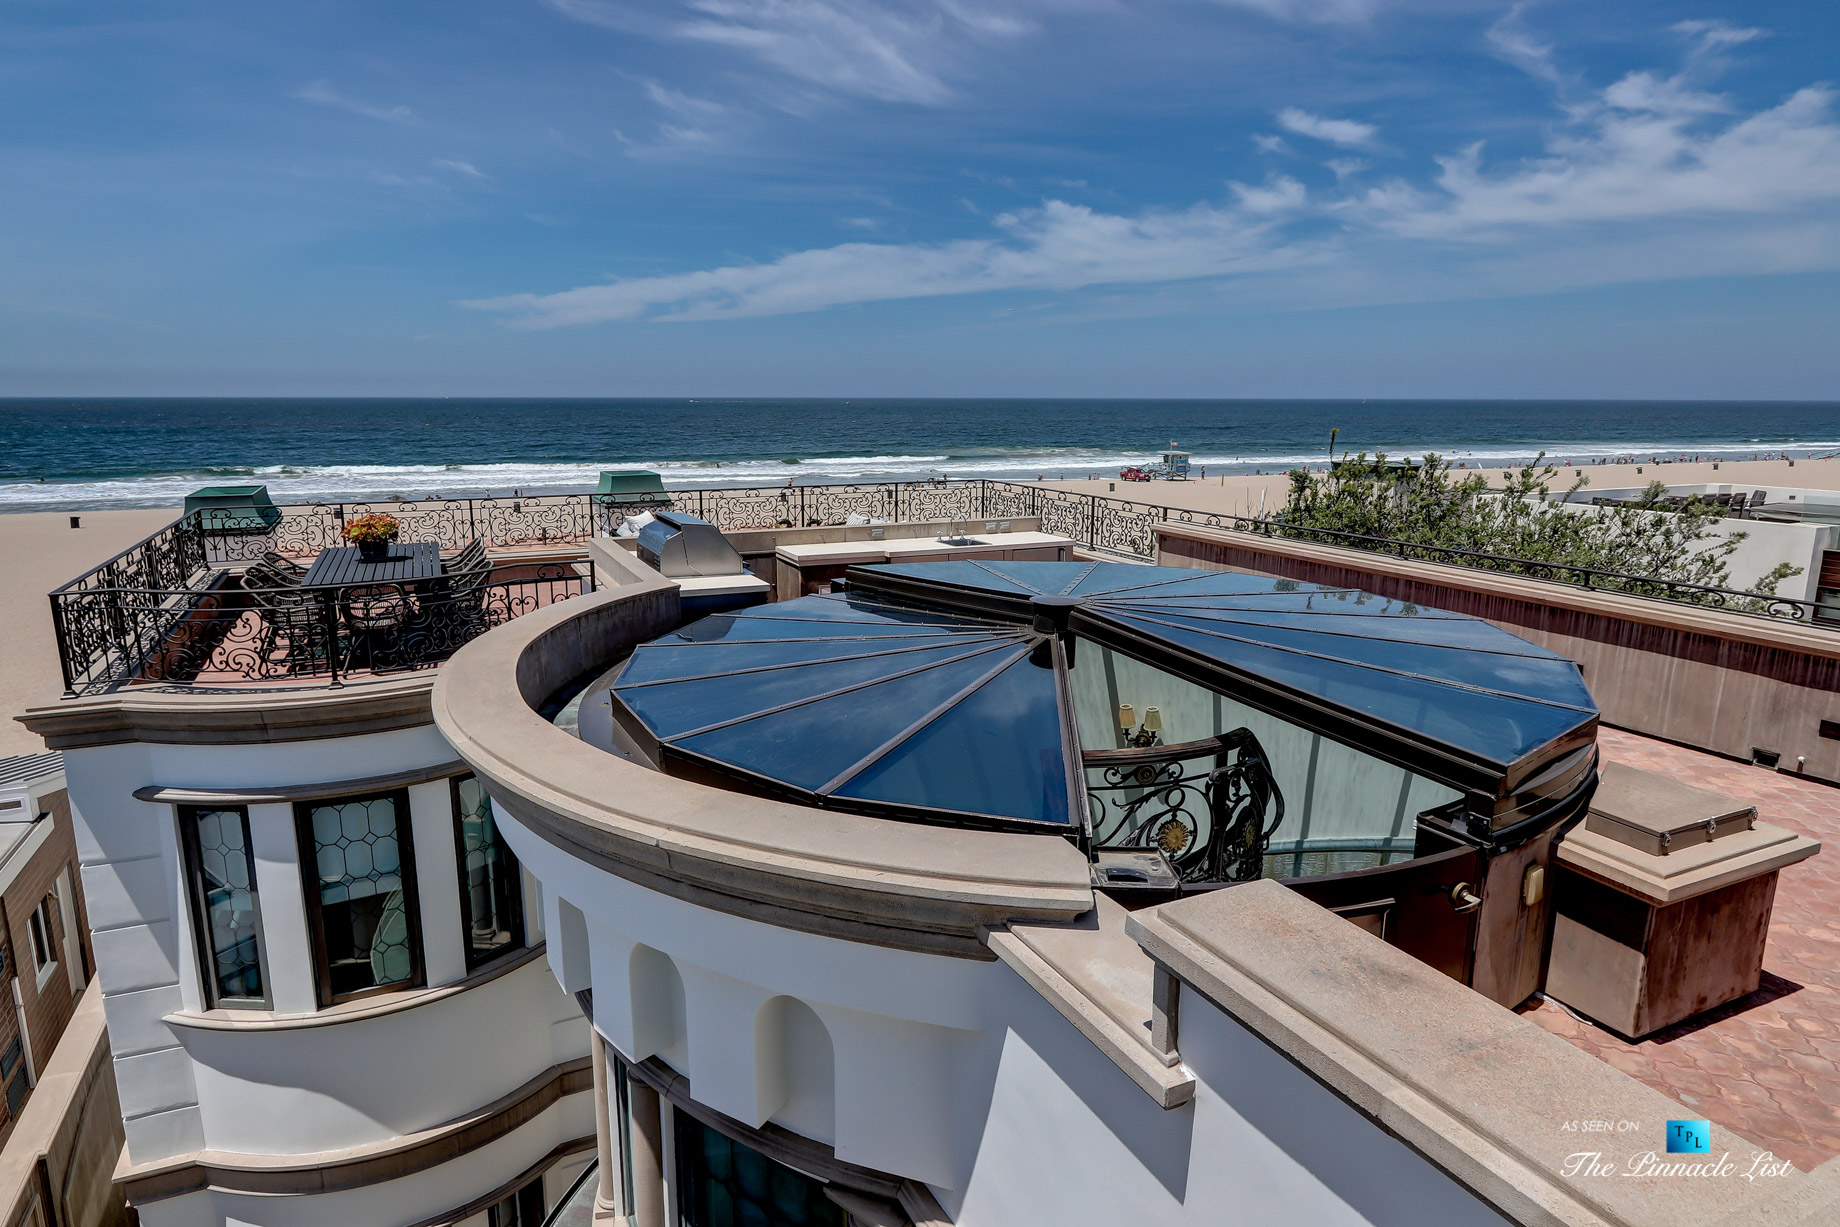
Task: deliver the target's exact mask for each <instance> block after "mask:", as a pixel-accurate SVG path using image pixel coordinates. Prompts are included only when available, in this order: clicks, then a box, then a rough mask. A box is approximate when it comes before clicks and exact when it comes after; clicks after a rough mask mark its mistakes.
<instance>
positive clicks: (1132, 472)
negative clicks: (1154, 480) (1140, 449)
mask: <svg viewBox="0 0 1840 1227" xmlns="http://www.w3.org/2000/svg"><path fill="white" fill-rule="evenodd" d="M1118 477H1119V479H1120V480H1121V481H1149V480H1150V474H1148V473H1146V472H1144V471H1143V470H1142V469H1140V468H1138V467H1137V466H1136V465H1131V466H1130V467H1128V468H1125V469H1120V470H1119V472H1118Z"/></svg>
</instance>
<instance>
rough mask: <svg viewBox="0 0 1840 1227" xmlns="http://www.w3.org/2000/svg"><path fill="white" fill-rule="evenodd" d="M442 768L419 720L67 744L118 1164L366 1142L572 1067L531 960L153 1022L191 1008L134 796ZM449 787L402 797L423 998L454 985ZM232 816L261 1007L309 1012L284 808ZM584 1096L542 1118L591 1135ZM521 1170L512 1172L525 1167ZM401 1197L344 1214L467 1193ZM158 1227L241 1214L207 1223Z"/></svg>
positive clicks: (158, 864)
mask: <svg viewBox="0 0 1840 1227" xmlns="http://www.w3.org/2000/svg"><path fill="white" fill-rule="evenodd" d="M453 758H454V754H453V751H452V750H451V749H450V748H449V747H448V746H447V744H446V742H445V741H444V740H443V739H442V738H441V737H440V735H439V734H438V733H437V732H436V731H435V730H434V728H433V727H432V726H422V727H420V728H416V729H410V730H402V731H395V732H389V733H377V734H366V735H361V736H354V737H345V738H329V739H322V740H314V741H303V742H289V743H280V744H274V745H252V746H225V745H213V746H169V745H148V744H140V743H135V744H126V745H116V746H106V747H97V748H91V749H78V750H71V751H67V752H66V771H67V775H68V778H69V783H70V796H71V803H72V813H73V818H74V825H75V827H76V835H77V845H78V854H79V859H80V861H81V864H82V873H83V885H84V890H85V894H86V898H87V900H88V903H89V911H90V920H91V924H92V927H93V930H94V933H93V941H94V946H95V951H96V964H97V977H98V980H99V981H100V984H101V987H102V991H103V994H104V1009H105V1011H106V1013H107V1016H108V1022H109V1036H110V1043H111V1048H112V1051H113V1054H114V1058H115V1072H116V1080H117V1084H118V1086H119V1088H120V1093H121V1103H122V1113H123V1117H124V1128H125V1131H126V1134H127V1140H128V1146H129V1156H130V1159H131V1161H132V1162H135V1163H145V1162H149V1161H152V1160H155V1159H160V1158H165V1157H168V1156H174V1155H180V1154H184V1153H186V1152H189V1151H192V1150H197V1149H201V1148H211V1149H219V1150H226V1151H232V1152H240V1153H245V1154H276V1155H283V1154H299V1153H313V1152H317V1151H323V1150H334V1149H340V1148H344V1147H350V1146H360V1145H365V1144H368V1143H375V1142H383V1141H387V1140H389V1139H393V1138H396V1137H399V1136H401V1135H402V1134H405V1133H409V1132H413V1131H416V1130H420V1129H425V1128H429V1127H431V1126H434V1125H438V1124H441V1123H443V1122H445V1121H448V1120H452V1119H454V1118H456V1117H459V1116H462V1115H465V1114H467V1113H470V1112H473V1111H476V1110H477V1109H478V1108H480V1107H482V1106H484V1105H485V1104H488V1103H490V1102H492V1101H493V1100H495V1099H497V1098H499V1097H501V1096H503V1095H505V1094H507V1093H508V1092H510V1091H512V1090H514V1089H516V1088H517V1087H519V1086H520V1085H522V1084H523V1083H525V1082H527V1081H529V1080H530V1079H531V1078H533V1077H536V1076H538V1075H540V1074H542V1073H543V1072H544V1071H546V1070H548V1069H549V1068H550V1067H552V1066H553V1065H556V1064H558V1063H561V1062H565V1061H569V1060H572V1059H575V1058H579V1057H582V1056H585V1055H586V1053H587V1051H588V1031H587V1027H586V1024H585V1022H584V1021H583V1020H582V1018H581V1015H580V1011H579V1009H578V1007H577V1005H576V1003H575V1001H574V999H573V998H572V997H570V996H569V995H567V994H566V993H564V992H562V990H561V989H560V988H559V987H558V986H557V985H556V983H555V981H554V979H553V978H552V977H551V976H550V974H549V972H548V970H547V968H546V966H545V965H544V963H543V961H542V960H540V959H539V960H537V961H535V962H532V963H529V964H526V965H525V966H524V967H522V968H520V969H518V970H516V971H514V972H511V973H509V974H507V975H503V976H500V977H499V978H497V979H496V980H493V981H491V982H489V983H485V984H482V985H480V986H478V987H476V988H473V989H469V990H467V991H465V992H463V993H459V994H456V995H450V996H447V997H445V998H442V999H440V1000H436V1001H432V1002H429V1003H426V1004H423V1005H418V1006H414V1007H411V1008H409V1009H406V1010H402V1011H399V1012H396V1013H392V1014H388V1015H383V1016H379V1017H374V1018H368V1019H360V1020H352V1021H344V1022H340V1023H338V1024H336V1025H331V1026H321V1027H305V1028H290V1029H284V1030H254V1029H239V1030H234V1031H223V1030H210V1029H205V1028H200V1027H196V1026H183V1025H174V1024H173V1023H170V1022H168V1021H167V1018H168V1016H169V1015H173V1014H175V1013H179V1012H182V1011H187V1012H195V1011H198V1010H200V1009H201V1008H203V1006H204V1003H205V998H204V991H203V986H202V981H201V975H200V970H199V959H198V952H197V950H196V949H195V946H196V942H195V937H194V930H193V927H192V924H191V919H190V913H189V910H188V909H189V907H190V896H189V893H188V892H187V890H186V888H185V885H184V882H183V876H182V875H183V870H182V860H181V857H180V851H179V837H178V824H177V818H176V814H175V810H174V807H173V806H171V805H168V804H159V803H150V802H144V801H139V800H136V799H135V798H134V796H133V793H134V791H135V790H136V789H139V788H143V787H145V786H149V785H155V786H164V787H176V788H215V789H246V790H249V791H252V792H256V791H261V790H265V789H271V788H276V787H282V786H288V785H313V786H317V785H321V784H328V783H338V782H340V781H346V780H353V779H363V778H366V777H374V776H386V775H391V774H394V773H399V772H406V771H412V770H417V769H422V768H428V767H435V766H439V765H442V764H446V763H450V762H452V761H453ZM448 788H449V785H448V783H447V781H446V780H445V779H441V780H434V781H430V782H428V783H425V784H418V785H414V786H411V787H410V788H409V790H408V791H409V814H408V815H407V817H408V820H409V822H410V825H411V832H412V835H413V841H412V842H413V847H414V855H415V864H416V871H417V883H418V896H419V899H420V919H421V928H422V938H423V947H424V961H425V968H426V976H427V982H428V984H429V985H430V986H438V985H441V984H446V983H452V982H454V981H456V980H459V979H462V978H464V977H465V976H466V974H467V970H466V964H465V947H464V940H465V938H464V934H463V933H462V932H461V926H460V910H459V907H460V905H459V884H458V874H457V867H456V853H455V844H454V832H453V812H452V807H451V802H450V798H449V793H448ZM248 809H249V823H250V836H251V847H252V851H253V854H254V859H255V869H256V882H257V889H258V892H259V899H260V908H261V917H262V944H263V954H264V958H263V966H264V971H265V973H266V977H267V982H268V986H269V990H270V993H271V996H272V1000H273V1008H274V1012H275V1013H277V1014H297V1015H309V1014H313V1013H315V1012H316V1011H317V1008H318V1006H317V1001H316V997H315V990H314V976H313V971H312V962H311V957H310V953H309V948H310V947H309V938H308V932H307V918H306V889H307V888H306V885H305V883H304V882H303V879H302V875H301V867H300V865H299V853H298V843H297V840H296V836H295V826H294V813H293V807H292V805H289V804H258V805H251V806H249V807H248ZM527 883H528V885H530V886H531V887H532V890H531V892H530V893H531V895H532V896H533V897H532V898H531V899H529V900H527V905H528V906H529V908H530V909H532V911H533V913H534V914H533V917H532V918H533V919H536V920H538V922H539V923H537V924H532V925H529V926H527V927H528V930H529V931H528V933H527V935H526V937H527V941H529V942H536V941H540V940H542V927H541V923H540V917H541V905H540V902H539V901H538V899H537V898H535V897H534V896H535V895H536V894H537V893H538V892H536V891H535V889H534V887H535V881H534V879H531V878H528V877H527ZM589 1098H590V1096H588V1095H587V1094H585V1093H582V1094H577V1095H574V1096H572V1097H569V1099H568V1100H565V1101H564V1102H565V1104H568V1105H570V1106H567V1107H566V1108H559V1109H556V1110H554V1111H552V1113H550V1114H549V1115H551V1116H556V1114H557V1113H558V1112H560V1113H561V1115H562V1116H566V1117H567V1118H568V1119H569V1120H570V1121H572V1122H573V1124H572V1125H571V1126H570V1127H572V1128H575V1129H576V1132H575V1133H573V1134H571V1135H570V1136H571V1137H579V1136H580V1135H581V1133H582V1132H584V1131H591V1127H592V1123H591V1117H589V1116H588V1115H586V1113H587V1112H588V1108H587V1107H586V1106H585V1105H586V1103H587V1101H588V1099H589ZM577 1117H579V1118H580V1120H576V1119H575V1118H577ZM557 1119H561V1116H558V1117H557ZM526 1134H528V1135H529V1136H528V1137H526V1136H525V1135H526ZM552 1135H556V1129H555V1128H553V1127H551V1126H547V1125H546V1126H543V1127H541V1128H539V1127H538V1126H537V1125H536V1124H535V1123H534V1122H533V1123H531V1124H527V1125H526V1126H524V1127H523V1128H521V1129H519V1130H518V1131H517V1132H516V1134H514V1136H513V1138H511V1139H507V1140H506V1141H504V1142H503V1143H501V1144H499V1145H501V1146H502V1148H503V1150H504V1153H505V1155H506V1156H507V1158H506V1159H505V1160H504V1162H503V1163H501V1162H499V1161H497V1160H495V1159H493V1158H492V1157H491V1155H490V1154H486V1153H482V1154H481V1155H480V1156H479V1157H478V1158H477V1159H475V1160H474V1161H473V1162H472V1164H471V1165H470V1166H468V1167H467V1169H466V1171H467V1177H468V1180H469V1181H473V1180H476V1181H477V1182H478V1183H479V1184H480V1185H481V1187H482V1188H483V1189H490V1188H492V1187H496V1186H497V1185H498V1184H501V1183H503V1182H505V1181H507V1180H510V1179H512V1178H514V1177H515V1176H516V1175H517V1174H518V1172H519V1171H521V1170H523V1168H520V1167H508V1166H506V1164H508V1163H510V1162H511V1157H510V1156H512V1155H513V1154H514V1152H515V1154H516V1155H518V1156H523V1155H524V1152H526V1151H528V1150H529V1149H530V1148H531V1147H538V1149H537V1151H536V1154H537V1155H541V1154H543V1153H547V1152H548V1151H549V1150H550V1149H551V1148H553V1147H554V1146H555V1145H556V1144H557V1142H558V1141H560V1140H563V1139H562V1138H561V1137H560V1136H559V1135H557V1136H552ZM539 1142H540V1146H539ZM490 1149H491V1148H488V1150H490ZM519 1161H520V1162H522V1163H524V1164H525V1166H528V1164H529V1163H530V1162H534V1161H535V1160H534V1158H530V1157H525V1158H520V1160H519ZM395 1183H397V1182H392V1185H391V1186H380V1188H389V1187H393V1186H394V1184H395ZM418 1187H420V1188H421V1189H422V1191H421V1192H420V1193H419V1194H415V1195H414V1196H411V1195H409V1194H407V1193H401V1194H399V1193H397V1192H375V1191H365V1190H357V1191H354V1192H353V1193H351V1194H349V1195H347V1196H348V1197H349V1199H350V1200H351V1201H352V1204H354V1205H355V1204H359V1203H362V1202H364V1201H365V1200H366V1199H367V1198H369V1197H371V1196H372V1193H373V1192H375V1196H376V1197H378V1198H384V1199H385V1200H388V1199H389V1198H396V1197H398V1196H402V1197H409V1198H410V1201H414V1202H415V1205H416V1213H414V1214H410V1215H408V1216H407V1217H403V1218H402V1219H401V1220H400V1221H402V1222H412V1221H414V1220H415V1219H416V1218H420V1217H426V1216H428V1215H430V1214H434V1213H438V1212H441V1211H443V1210H445V1209H448V1208H451V1207H452V1206H454V1205H457V1204H461V1203H463V1202H464V1201H466V1200H467V1198H466V1197H453V1196H451V1194H450V1192H449V1191H446V1190H441V1189H438V1188H437V1187H436V1186H434V1185H422V1186H418ZM197 1196H202V1195H196V1196H194V1197H192V1198H186V1199H180V1200H182V1201H187V1202H191V1201H196V1200H197ZM416 1198H421V1199H422V1200H420V1201H416ZM258 1200H259V1199H258ZM282 1200H283V1201H286V1200H287V1199H282ZM207 1201H208V1199H207ZM162 1204H163V1205H164V1203H162ZM229 1204H230V1203H228V1202H224V1203H221V1204H220V1203H218V1202H208V1205H207V1204H206V1203H199V1205H200V1206H204V1207H205V1209H206V1210H207V1211H208V1210H209V1207H210V1206H217V1208H218V1209H219V1210H221V1211H222V1213H223V1214H226V1215H230V1214H231V1213H232V1212H231V1210H230V1209H228V1208H227V1207H228V1206H229ZM380 1204H381V1203H380ZM392 1204H393V1203H392ZM405 1204H408V1203H405ZM195 1208H196V1207H195ZM166 1212H167V1211H164V1210H163V1211H160V1212H159V1213H166ZM175 1212H176V1211H175ZM188 1213H190V1212H189V1211H188ZM236 1213H239V1214H240V1213H242V1211H236ZM264 1213H266V1211H265V1212H264ZM316 1213H317V1212H316ZM156 1217H157V1215H156ZM150 1221H151V1220H150ZM174 1221H184V1222H187V1223H199V1222H217V1221H225V1222H229V1221H244V1220H238V1219H236V1218H235V1217H234V1216H232V1217H229V1218H221V1219H220V1218H212V1217H208V1216H207V1217H205V1218H198V1217H191V1218H181V1219H176V1220H174ZM246 1221H251V1222H254V1221H265V1222H266V1221H275V1222H281V1221H300V1222H322V1223H323V1222H331V1221H353V1222H356V1221H364V1222H375V1223H384V1222H390V1221H396V1220H395V1219H394V1218H392V1217H391V1216H389V1215H385V1214H383V1213H381V1212H379V1213H376V1214H373V1213H369V1212H366V1213H362V1214H356V1215H354V1216H352V1217H349V1218H344V1219H342V1220H341V1219H338V1218H326V1217H307V1218H300V1219H285V1218H277V1219H274V1220H269V1219H255V1218H250V1219H247V1220H246Z"/></svg>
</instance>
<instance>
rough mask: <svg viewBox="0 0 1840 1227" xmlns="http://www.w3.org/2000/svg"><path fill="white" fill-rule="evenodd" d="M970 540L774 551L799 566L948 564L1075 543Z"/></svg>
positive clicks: (1051, 538) (985, 536)
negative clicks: (912, 560)
mask: <svg viewBox="0 0 1840 1227" xmlns="http://www.w3.org/2000/svg"><path fill="white" fill-rule="evenodd" d="M972 540H973V541H974V542H975V544H971V545H947V544H946V543H945V542H943V541H935V540H933V539H932V538H930V537H895V538H891V539H889V540H886V541H845V542H822V543H818V544H814V545H782V546H780V547H779V548H778V549H777V550H775V551H774V557H775V558H779V559H782V560H783V561H785V562H789V563H792V564H794V565H796V566H801V567H811V566H821V565H824V564H836V563H845V562H847V563H850V564H852V565H855V566H864V565H868V564H871V563H877V562H897V563H898V562H901V561H903V560H904V559H906V558H908V557H909V556H911V555H915V554H926V555H933V554H943V555H945V556H946V558H947V561H951V560H952V559H954V558H977V557H979V556H986V557H987V556H988V555H989V554H990V553H991V552H993V551H1000V550H1026V549H1040V548H1043V547H1045V546H1059V547H1061V548H1063V549H1066V550H1072V549H1073V547H1074V546H1075V545H1077V544H1078V542H1076V541H1074V539H1073V538H1071V537H1063V536H1060V535H1058V534H1056V533H1038V532H1008V533H978V534H977V535H976V536H975V537H973V538H972Z"/></svg>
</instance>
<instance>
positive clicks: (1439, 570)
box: [1157, 525, 1840, 782]
mask: <svg viewBox="0 0 1840 1227" xmlns="http://www.w3.org/2000/svg"><path fill="white" fill-rule="evenodd" d="M1157 544H1158V559H1157V560H1158V561H1159V562H1160V563H1162V564H1163V565H1165V566H1182V567H1198V568H1201V569H1205V570H1233V571H1244V572H1248V573H1250V574H1254V575H1269V576H1274V577H1279V578H1284V579H1295V580H1301V581H1304V582H1307V583H1317V584H1329V585H1334V586H1338V587H1349V588H1361V589H1365V590H1366V591H1369V592H1373V593H1376V594H1379V595H1382V596H1388V597H1393V598H1395V599H1397V600H1404V601H1411V602H1414V603H1416V604H1421V605H1425V606H1428V607H1430V608H1435V609H1446V610H1451V611H1453V612H1456V613H1466V614H1472V615H1474V616H1476V617H1479V618H1483V619H1485V620H1487V621H1489V622H1493V623H1494V624H1496V625H1497V626H1500V627H1502V628H1504V629H1506V630H1510V631H1513V632H1515V633H1516V634H1519V635H1523V636H1525V637H1526V638H1528V639H1531V640H1533V641H1534V642H1535V643H1539V644H1541V645H1543V646H1545V647H1549V648H1551V649H1552V650H1554V651H1556V652H1561V653H1563V654H1564V655H1566V656H1569V657H1571V658H1572V659H1573V660H1576V661H1577V662H1578V663H1579V665H1580V666H1581V667H1582V668H1583V669H1584V677H1585V682H1586V684H1587V685H1589V686H1590V687H1591V693H1592V694H1593V695H1595V696H1596V697H1597V701H1598V704H1599V706H1600V707H1601V708H1602V710H1603V714H1604V720H1605V722H1606V723H1608V724H1613V725H1617V726H1620V727H1622V728H1627V729H1632V730H1634V731H1636V732H1640V733H1648V734H1650V735H1652V736H1656V737H1665V738H1667V739H1668V740H1670V741H1678V742H1681V743H1683V744H1686V745H1692V746H1698V747H1700V748H1703V749H1707V750H1712V751H1714V752H1716V753H1720V754H1727V755H1730V756H1732V757H1734V758H1746V759H1747V758H1749V757H1750V755H1751V750H1752V748H1753V747H1756V748H1761V749H1765V750H1774V751H1776V752H1778V753H1780V754H1781V755H1782V766H1783V767H1784V769H1786V770H1794V769H1795V763H1796V758H1797V757H1798V756H1802V757H1805V758H1806V760H1807V761H1806V765H1805V767H1804V771H1805V772H1806V774H1808V775H1811V776H1814V777H1816V778H1819V779H1824V780H1828V781H1832V782H1840V741H1836V740H1834V739H1831V738H1822V737H1821V736H1820V733H1819V725H1820V722H1821V721H1822V720H1824V719H1825V720H1840V628H1836V629H1832V630H1830V629H1827V628H1808V627H1803V626H1785V627H1780V628H1779V627H1777V626H1775V625H1773V624H1771V623H1768V622H1765V621H1764V620H1762V619H1757V618H1750V617H1746V616H1743V615H1736V614H1719V613H1717V612H1716V611H1711V610H1705V609H1701V608H1698V607H1693V606H1681V607H1678V608H1676V607H1673V606H1670V605H1668V604H1667V603H1664V602H1659V601H1644V600H1641V599H1640V598H1633V597H1618V596H1615V595H1613V594H1607V593H1600V592H1592V591H1589V590H1585V589H1580V588H1576V587H1573V586H1571V585H1567V584H1557V583H1543V582H1540V581H1536V580H1526V579H1521V578H1519V577H1508V576H1496V575H1490V574H1489V573H1487V572H1479V571H1474V570H1470V569H1467V568H1462V567H1448V566H1440V565H1437V564H1431V563H1418V562H1411V563H1404V562H1400V561H1399V560H1397V559H1393V558H1388V557H1384V556H1382V555H1378V554H1367V553H1362V552H1359V551H1354V550H1344V549H1335V548H1331V547H1326V546H1317V545H1307V544H1303V543H1300V542H1294V541H1284V540H1276V539H1272V538H1266V537H1259V536H1253V535H1251V534H1245V533H1232V532H1226V531H1222V530H1215V529H1199V528H1194V527H1191V526H1185V525H1165V526H1160V527H1159V530H1158V539H1157ZM1773 640H1775V641H1773Z"/></svg>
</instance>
